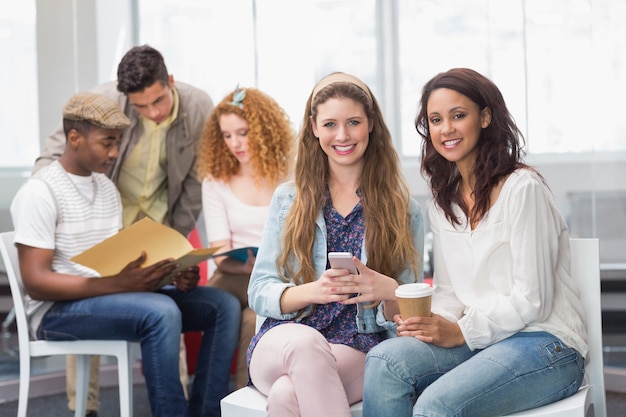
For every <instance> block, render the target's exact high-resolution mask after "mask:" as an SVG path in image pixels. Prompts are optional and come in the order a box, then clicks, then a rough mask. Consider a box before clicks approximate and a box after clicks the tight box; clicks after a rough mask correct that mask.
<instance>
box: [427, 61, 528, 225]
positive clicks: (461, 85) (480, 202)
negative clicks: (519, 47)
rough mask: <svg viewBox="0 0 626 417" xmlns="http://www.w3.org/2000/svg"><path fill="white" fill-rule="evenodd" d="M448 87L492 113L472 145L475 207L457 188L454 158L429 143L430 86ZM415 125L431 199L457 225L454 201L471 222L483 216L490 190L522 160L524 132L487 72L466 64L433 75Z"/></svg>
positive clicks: (489, 205) (459, 177)
mask: <svg viewBox="0 0 626 417" xmlns="http://www.w3.org/2000/svg"><path fill="white" fill-rule="evenodd" d="M439 88H448V89H451V90H454V91H456V92H458V93H460V94H463V95H464V96H466V97H468V98H469V99H470V100H472V101H473V102H474V103H476V104H477V105H478V107H479V109H480V111H483V110H484V109H486V108H488V109H489V111H490V112H491V122H490V124H489V126H487V127H486V128H485V129H482V131H481V133H480V138H479V140H478V144H477V148H476V161H475V163H474V168H473V170H474V171H473V175H474V178H475V181H476V184H475V186H474V190H473V194H474V202H475V204H474V208H473V209H472V210H471V212H469V210H468V207H467V205H466V204H465V202H464V201H463V199H462V198H461V197H460V194H459V193H458V187H459V184H460V182H461V175H460V173H459V171H458V169H457V166H456V164H455V163H454V162H450V161H448V160H447V159H445V158H444V157H443V156H441V155H440V154H439V153H438V152H437V151H436V150H435V148H434V146H433V144H432V141H431V137H430V131H429V128H428V109H427V104H428V99H429V98H430V95H431V94H432V92H433V91H434V90H437V89H439ZM415 128H416V129H417V132H418V133H419V134H420V136H421V137H422V139H423V144H422V145H423V146H422V164H421V170H422V174H423V175H424V176H425V177H427V180H428V181H429V184H430V188H431V191H432V194H433V199H434V200H435V202H436V204H437V205H438V206H439V207H441V208H442V209H443V211H444V212H445V214H446V217H447V218H448V220H449V221H450V222H451V223H455V224H461V221H460V220H459V218H458V217H457V216H456V215H455V214H454V212H453V208H452V207H453V205H454V204H458V205H459V206H460V207H461V208H462V209H463V211H464V212H465V214H466V215H467V217H468V218H469V219H470V221H472V222H474V221H476V222H477V221H479V220H480V219H482V218H483V217H484V216H485V214H487V211H489V207H491V201H490V195H491V191H492V190H493V188H494V187H496V186H497V185H498V183H499V182H500V180H501V179H503V178H505V177H507V176H508V175H509V174H511V172H513V171H514V170H516V169H517V168H520V167H528V165H526V164H525V163H523V161H522V160H523V157H524V156H525V153H524V150H523V148H524V145H525V142H524V137H523V135H522V132H521V131H520V130H519V128H518V127H517V125H516V124H515V121H514V120H513V116H512V115H511V113H510V112H509V110H508V109H507V107H506V103H505V102H504V98H503V97H502V93H501V92H500V90H499V89H498V87H497V86H496V85H495V84H494V83H493V82H492V81H491V80H489V79H488V78H487V77H485V76H483V75H481V74H479V73H478V72H476V71H474V70H471V69H468V68H453V69H451V70H449V71H446V72H442V73H439V74H437V75H436V76H435V77H433V78H432V79H431V80H430V81H428V82H427V83H426V85H424V88H423V89H422V98H421V102H420V110H419V113H418V114H417V117H416V118H415Z"/></svg>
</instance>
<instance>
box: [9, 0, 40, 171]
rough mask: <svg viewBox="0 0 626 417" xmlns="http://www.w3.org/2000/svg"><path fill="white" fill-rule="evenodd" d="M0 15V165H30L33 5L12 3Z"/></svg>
mask: <svg viewBox="0 0 626 417" xmlns="http://www.w3.org/2000/svg"><path fill="white" fill-rule="evenodd" d="M4 6H5V7H2V14H1V15H0V54H1V55H2V56H3V57H8V59H6V60H5V61H4V65H0V91H2V97H3V99H2V100H0V143H1V144H2V152H0V166H1V167H5V168H11V167H24V166H28V167H30V166H32V164H33V161H34V160H35V158H36V157H37V156H38V155H39V122H38V121H39V109H38V98H37V60H36V47H35V2H34V1H19V2H12V3H11V6H10V7H9V6H8V5H6V4H5V5H4Z"/></svg>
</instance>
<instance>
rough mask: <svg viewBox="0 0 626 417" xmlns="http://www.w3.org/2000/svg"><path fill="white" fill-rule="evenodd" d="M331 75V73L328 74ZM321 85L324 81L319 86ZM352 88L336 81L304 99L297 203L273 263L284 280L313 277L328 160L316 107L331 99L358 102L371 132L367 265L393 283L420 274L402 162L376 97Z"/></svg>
mask: <svg viewBox="0 0 626 417" xmlns="http://www.w3.org/2000/svg"><path fill="white" fill-rule="evenodd" d="M331 75H334V74H331ZM322 82H324V79H323V80H322V81H320V83H322ZM361 85H363V86H364V87H365V88H366V89H367V91H364V90H363V89H362V87H359V86H358V85H357V84H356V83H353V82H346V81H335V82H332V83H330V84H328V85H326V86H324V87H322V88H320V89H314V93H315V94H314V93H311V95H310V96H309V98H308V100H307V104H306V109H305V112H304V118H303V126H302V129H301V130H300V133H299V136H298V151H297V152H298V153H297V158H296V165H295V174H294V175H295V188H296V198H295V201H294V203H293V206H292V207H291V209H290V212H289V214H288V216H287V218H286V219H285V227H284V230H283V234H282V237H281V242H282V243H281V244H282V248H281V250H279V255H278V259H277V261H276V264H277V270H278V273H279V275H280V276H281V278H282V279H283V280H285V281H290V280H293V281H294V282H295V283H296V284H298V285H299V284H304V283H308V282H312V281H314V280H315V279H317V277H316V273H315V268H314V265H313V259H312V257H311V253H312V251H313V243H314V240H315V219H316V217H317V215H318V213H319V212H320V211H321V210H322V208H323V206H324V204H325V203H326V200H325V198H324V195H325V194H324V193H325V190H326V186H327V184H328V180H329V175H330V174H329V165H328V157H327V155H326V154H325V153H324V151H323V150H322V148H321V147H320V144H319V140H318V139H317V138H316V137H315V135H314V134H313V130H312V128H311V125H312V121H311V119H312V120H313V121H315V120H316V118H317V108H318V106H319V105H320V104H322V103H324V102H326V101H327V100H329V99H331V98H349V99H351V100H354V101H356V102H357V103H361V104H362V105H363V108H364V110H365V113H366V114H367V117H368V120H369V121H370V122H372V123H373V125H374V127H373V130H372V132H371V133H370V139H369V145H368V147H367V149H366V151H365V153H364V155H363V158H364V162H365V163H364V167H363V172H362V176H361V182H360V187H359V190H360V194H361V201H362V204H363V214H364V219H365V227H366V232H365V247H366V248H367V249H368V252H367V266H368V267H369V268H372V269H374V270H376V271H378V272H380V273H382V274H384V275H387V276H390V277H394V278H397V276H398V275H399V274H400V272H402V271H403V270H404V269H406V268H407V266H408V267H410V268H411V269H412V270H413V272H414V274H415V276H416V277H417V276H418V275H419V267H418V263H419V259H420V257H419V254H418V251H417V248H416V247H415V244H414V242H413V236H412V233H411V225H410V213H409V206H410V192H409V188H408V186H407V184H406V182H405V181H404V178H403V176H402V174H401V172H400V160H399V158H398V154H397V153H396V151H395V149H394V147H393V143H392V140H391V134H390V132H389V129H388V128H387V126H386V125H385V122H384V119H383V116H382V113H381V111H380V108H379V106H378V103H377V101H376V99H375V97H374V96H373V95H372V93H371V91H370V90H369V88H368V87H367V86H365V85H364V84H362V83H361ZM318 90H319V91H318Z"/></svg>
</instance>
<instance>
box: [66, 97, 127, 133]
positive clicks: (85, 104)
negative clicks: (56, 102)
mask: <svg viewBox="0 0 626 417" xmlns="http://www.w3.org/2000/svg"><path fill="white" fill-rule="evenodd" d="M63 118H64V119H69V120H75V121H87V122H89V123H91V124H93V125H94V126H97V127H101V128H104V129H124V128H126V127H128V126H129V125H130V120H128V117H126V115H125V114H124V112H122V109H120V106H119V105H118V104H117V103H116V102H115V101H113V100H112V99H110V98H108V97H106V96H103V95H101V94H95V93H76V94H74V95H73V96H72V97H71V98H70V99H69V101H68V102H67V104H66V105H65V107H64V108H63Z"/></svg>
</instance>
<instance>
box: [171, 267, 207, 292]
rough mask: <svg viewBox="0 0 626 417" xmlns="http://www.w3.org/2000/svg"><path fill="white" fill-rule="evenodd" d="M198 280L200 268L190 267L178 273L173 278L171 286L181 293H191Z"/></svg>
mask: <svg viewBox="0 0 626 417" xmlns="http://www.w3.org/2000/svg"><path fill="white" fill-rule="evenodd" d="M199 280H200V268H199V267H198V266H192V267H189V268H188V269H186V270H184V271H180V272H179V273H177V274H176V275H175V276H174V281H172V284H174V285H175V286H176V288H178V289H179V290H181V291H191V290H193V289H194V288H196V287H197V286H198V281H199Z"/></svg>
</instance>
